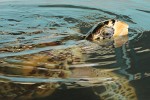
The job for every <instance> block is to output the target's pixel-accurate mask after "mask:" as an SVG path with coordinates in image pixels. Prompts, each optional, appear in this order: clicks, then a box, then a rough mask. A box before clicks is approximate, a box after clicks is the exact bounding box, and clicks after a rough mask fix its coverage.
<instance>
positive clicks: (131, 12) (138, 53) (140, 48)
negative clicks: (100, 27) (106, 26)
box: [0, 0, 150, 100]
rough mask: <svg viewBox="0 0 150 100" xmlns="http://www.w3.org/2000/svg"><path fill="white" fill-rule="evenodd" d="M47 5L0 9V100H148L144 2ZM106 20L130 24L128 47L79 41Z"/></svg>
mask: <svg viewBox="0 0 150 100" xmlns="http://www.w3.org/2000/svg"><path fill="white" fill-rule="evenodd" d="M1 2H2V1H1ZM48 2H49V1H48V0H43V1H40V0H38V2H37V1H36V2H35V1H34V0H33V1H32V2H31V3H30V4H29V2H27V1H26V2H23V1H17V2H15V0H13V1H12V2H4V1H3V2H2V3H1V4H0V74H1V75H0V82H1V83H0V84H1V87H0V89H1V92H2V94H0V98H2V97H7V98H9V99H10V100H11V99H12V100H13V99H18V98H19V99H25V97H24V95H25V96H26V98H30V97H42V96H48V95H49V94H52V95H51V96H48V97H47V98H42V100H48V99H52V100H59V99H60V98H61V99H62V98H63V100H70V99H71V100H76V99H79V100H81V99H85V100H99V99H102V97H110V98H113V95H116V96H117V95H119V94H122V95H123V96H127V97H131V98H133V96H134V93H136V96H137V98H138V99H139V100H149V99H150V96H149V88H150V87H149V83H150V80H149V76H150V72H149V65H150V63H149V58H150V56H149V55H150V54H149V53H150V49H149V48H150V46H149V45H148V44H149V40H148V38H149V37H150V36H149V33H150V31H149V25H148V23H149V20H148V19H149V17H150V16H149V8H146V7H147V4H146V2H147V1H146V0H145V6H143V7H141V6H139V5H140V0H139V1H137V2H134V1H130V2H132V4H127V2H125V1H122V2H119V1H118V2H119V3H117V4H116V2H115V1H111V2H103V3H99V2H98V1H95V2H94V1H92V2H93V4H92V5H91V3H89V2H90V0H88V2H87V1H84V0H81V1H79V0H77V1H72V2H70V1H69V0H66V1H64V2H62V1H60V0H57V1H52V2H51V3H48ZM58 2H59V3H58ZM106 4H107V5H109V6H108V7H105V5H106ZM123 4H124V6H122V5H123ZM143 4H144V3H143ZM126 8H128V9H126ZM116 9H117V11H116ZM123 10H124V12H122V11H123ZM138 15H139V16H138ZM110 18H116V19H119V20H122V21H125V22H126V23H128V24H129V26H130V27H129V37H128V39H129V41H128V43H126V44H124V45H122V46H121V47H118V48H107V47H103V48H101V47H97V45H94V47H93V44H90V43H89V42H87V41H86V42H85V41H82V40H81V37H82V36H83V35H85V34H86V33H87V32H88V31H89V29H91V27H92V26H93V25H95V24H96V23H97V22H100V21H103V20H107V19H110ZM124 39H125V38H124ZM84 43H85V44H84ZM87 44H88V45H87ZM81 45H82V46H83V48H82V49H81V48H80V46H81ZM95 48H96V49H95ZM72 73H73V74H72ZM122 83H124V84H123V86H120V85H122ZM141 86H142V87H141ZM12 87H13V88H12ZM119 87H121V88H120V89H118V88H119ZM114 90H116V91H114ZM119 90H120V91H119ZM54 91H55V92H54ZM107 91H111V92H112V94H111V93H109V94H107V93H108V92H107ZM121 91H122V92H121ZM134 91H135V92H134ZM117 93H118V94H117ZM99 96H101V98H100V97H99ZM119 96H120V95H119ZM119 96H118V97H119ZM121 98H123V97H121ZM114 99H115V98H114Z"/></svg>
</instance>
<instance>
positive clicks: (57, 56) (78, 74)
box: [0, 20, 137, 100]
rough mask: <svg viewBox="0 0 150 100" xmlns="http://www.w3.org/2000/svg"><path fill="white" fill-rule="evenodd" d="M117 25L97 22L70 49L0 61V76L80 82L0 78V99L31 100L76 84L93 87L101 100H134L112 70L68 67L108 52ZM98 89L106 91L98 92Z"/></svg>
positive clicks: (113, 22)
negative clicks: (100, 51) (97, 52)
mask: <svg viewBox="0 0 150 100" xmlns="http://www.w3.org/2000/svg"><path fill="white" fill-rule="evenodd" d="M117 22H118V21H117V20H108V21H104V22H101V23H98V24H97V25H96V26H94V27H93V28H92V29H91V30H90V31H89V32H88V33H87V35H86V36H85V37H84V39H83V40H81V41H80V42H79V43H77V45H75V46H72V47H66V48H63V49H62V48H61V49H57V50H47V51H44V52H39V53H35V54H28V55H22V56H14V57H8V58H6V59H1V60H0V73H1V75H4V76H11V77H36V78H49V79H51V78H61V79H68V78H72V79H79V80H78V81H75V82H73V83H72V82H66V83H65V82H37V83H36V82H17V81H11V80H6V79H0V99H2V100H32V99H35V98H41V97H46V96H49V95H51V94H52V93H53V92H54V91H55V90H56V89H58V88H60V87H61V85H62V84H65V85H66V87H68V88H69V87H76V86H74V85H75V84H78V86H79V87H89V86H91V87H93V91H94V92H95V94H96V95H98V96H100V99H101V100H136V99H137V98H136V93H135V90H134V88H133V87H132V86H131V85H130V84H129V82H128V80H127V79H126V78H125V77H124V76H121V75H118V74H116V73H115V72H113V70H106V69H98V68H93V67H83V68H82V67H71V66H70V65H74V64H76V65H77V64H81V65H82V64H83V62H84V60H85V59H86V54H88V53H89V52H90V51H91V50H95V49H97V48H100V49H107V48H108V49H110V48H111V46H113V44H112V43H113V40H114V39H112V37H113V35H114V33H115V30H116V28H115V27H114V25H115V24H116V23H117ZM105 40H106V41H105ZM104 41H105V42H104ZM54 44H55V43H54ZM56 44H57V43H56ZM104 53H105V52H104ZM84 81H85V82H84ZM101 87H103V90H105V91H103V92H101Z"/></svg>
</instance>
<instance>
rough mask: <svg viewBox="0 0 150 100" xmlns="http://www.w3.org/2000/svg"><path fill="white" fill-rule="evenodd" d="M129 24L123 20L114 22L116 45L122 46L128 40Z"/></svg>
mask: <svg viewBox="0 0 150 100" xmlns="http://www.w3.org/2000/svg"><path fill="white" fill-rule="evenodd" d="M128 27H129V26H128V24H126V23H125V22H122V21H116V22H115V24H114V29H115V30H114V35H113V39H114V45H115V47H120V46H122V45H123V44H125V43H126V42H127V41H128Z"/></svg>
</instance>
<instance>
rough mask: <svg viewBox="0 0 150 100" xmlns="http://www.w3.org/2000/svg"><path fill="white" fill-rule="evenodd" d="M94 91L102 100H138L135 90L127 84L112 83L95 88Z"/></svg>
mask: <svg viewBox="0 0 150 100" xmlns="http://www.w3.org/2000/svg"><path fill="white" fill-rule="evenodd" d="M93 90H94V93H95V94H96V95H98V96H99V97H100V99H101V100H137V96H136V93H135V90H134V88H133V87H132V86H131V85H130V84H129V83H126V82H124V83H121V82H115V81H112V82H108V83H105V84H103V85H102V86H99V87H93Z"/></svg>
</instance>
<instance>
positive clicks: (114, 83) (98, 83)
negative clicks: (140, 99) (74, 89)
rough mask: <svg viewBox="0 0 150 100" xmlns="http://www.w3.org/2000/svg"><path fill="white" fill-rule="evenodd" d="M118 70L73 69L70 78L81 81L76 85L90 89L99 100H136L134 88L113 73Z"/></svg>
mask: <svg viewBox="0 0 150 100" xmlns="http://www.w3.org/2000/svg"><path fill="white" fill-rule="evenodd" d="M115 70H118V69H98V68H92V67H89V68H85V67H84V68H75V69H73V70H72V76H71V77H75V78H80V80H82V81H81V82H80V81H79V82H78V83H76V84H79V85H80V86H81V85H83V86H86V87H88V86H89V87H92V88H93V91H94V93H95V94H96V95H97V96H99V97H100V100H137V96H136V92H135V89H134V87H132V86H131V85H130V83H129V80H128V79H126V77H124V76H121V75H119V74H117V73H115V72H114V71H115Z"/></svg>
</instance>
